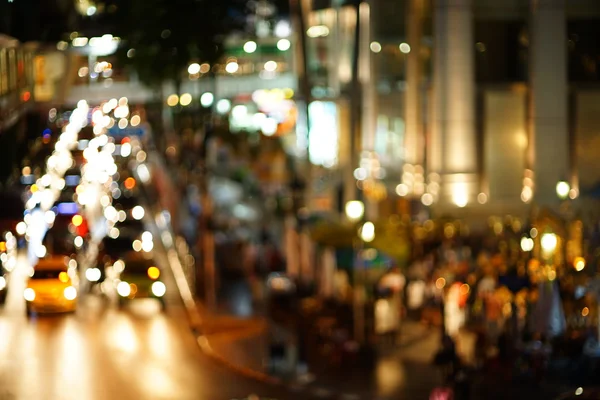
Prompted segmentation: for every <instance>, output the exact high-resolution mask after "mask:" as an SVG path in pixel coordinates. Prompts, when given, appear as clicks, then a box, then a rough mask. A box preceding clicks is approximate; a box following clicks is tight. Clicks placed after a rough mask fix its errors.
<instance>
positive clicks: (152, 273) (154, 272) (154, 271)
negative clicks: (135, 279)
mask: <svg viewBox="0 0 600 400" xmlns="http://www.w3.org/2000/svg"><path fill="white" fill-rule="evenodd" d="M159 276H160V270H159V269H158V268H156V267H150V268H148V278H150V279H158V277H159Z"/></svg>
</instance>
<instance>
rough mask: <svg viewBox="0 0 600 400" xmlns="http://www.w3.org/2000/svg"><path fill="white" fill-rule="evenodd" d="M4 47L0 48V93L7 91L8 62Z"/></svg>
mask: <svg viewBox="0 0 600 400" xmlns="http://www.w3.org/2000/svg"><path fill="white" fill-rule="evenodd" d="M6 58H7V54H6V49H2V50H0V95H3V94H5V93H6V92H7V91H8V65H7V64H8V62H7V59H6Z"/></svg>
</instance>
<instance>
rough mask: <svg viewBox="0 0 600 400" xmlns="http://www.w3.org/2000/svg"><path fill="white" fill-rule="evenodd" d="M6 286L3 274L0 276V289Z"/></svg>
mask: <svg viewBox="0 0 600 400" xmlns="http://www.w3.org/2000/svg"><path fill="white" fill-rule="evenodd" d="M5 287H6V279H4V277H3V276H0V290H4V288H5Z"/></svg>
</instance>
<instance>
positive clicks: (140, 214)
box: [131, 206, 145, 221]
mask: <svg viewBox="0 0 600 400" xmlns="http://www.w3.org/2000/svg"><path fill="white" fill-rule="evenodd" d="M144 214H145V211H144V207H142V206H135V207H133V209H132V210H131V216H132V217H133V218H134V219H136V220H138V221H139V220H141V219H142V218H144Z"/></svg>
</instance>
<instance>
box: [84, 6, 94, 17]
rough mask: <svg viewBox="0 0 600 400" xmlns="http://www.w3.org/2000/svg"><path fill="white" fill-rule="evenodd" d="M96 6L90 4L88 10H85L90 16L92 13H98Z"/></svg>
mask: <svg viewBox="0 0 600 400" xmlns="http://www.w3.org/2000/svg"><path fill="white" fill-rule="evenodd" d="M96 11H97V9H96V6H89V7H88V9H87V11H86V12H85V13H86V14H87V16H88V17H91V16H92V15H94V14H96Z"/></svg>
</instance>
